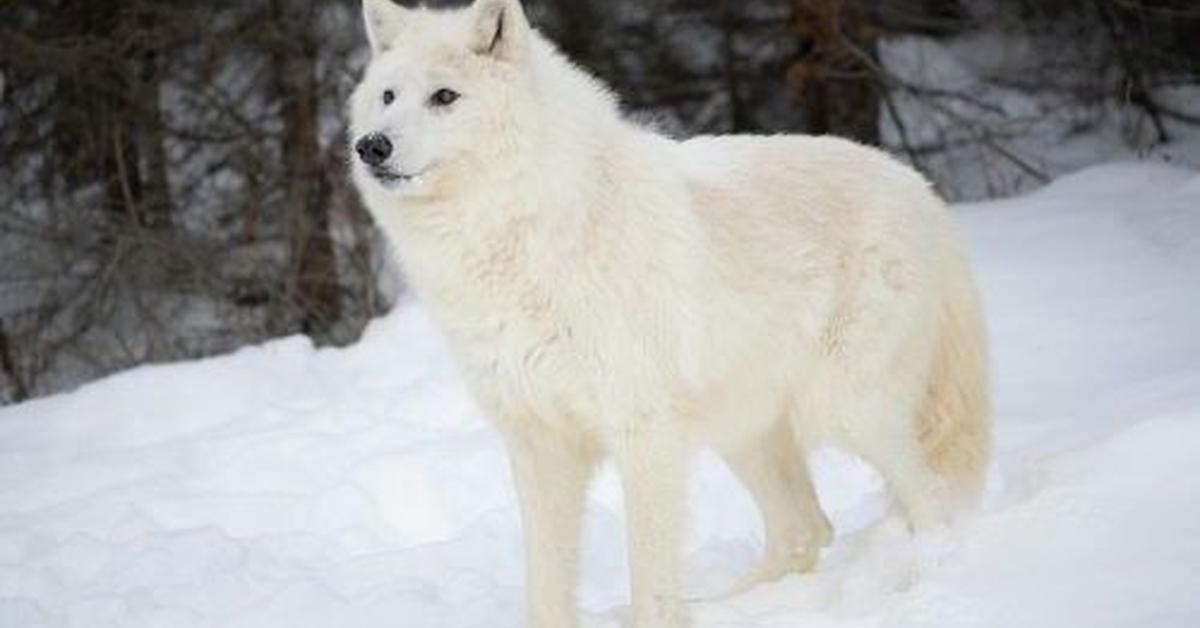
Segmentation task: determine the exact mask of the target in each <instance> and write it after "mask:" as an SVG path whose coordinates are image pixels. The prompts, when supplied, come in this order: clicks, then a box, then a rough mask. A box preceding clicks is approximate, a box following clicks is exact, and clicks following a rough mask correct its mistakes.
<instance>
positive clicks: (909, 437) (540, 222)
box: [351, 0, 989, 628]
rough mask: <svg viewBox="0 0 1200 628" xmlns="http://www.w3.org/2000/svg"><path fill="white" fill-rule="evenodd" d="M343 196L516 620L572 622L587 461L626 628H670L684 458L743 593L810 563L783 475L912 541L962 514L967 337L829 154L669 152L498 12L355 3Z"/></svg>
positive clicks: (514, 8) (973, 391)
mask: <svg viewBox="0 0 1200 628" xmlns="http://www.w3.org/2000/svg"><path fill="white" fill-rule="evenodd" d="M364 13H365V20H366V26H367V33H368V35H369V39H370V44H371V48H372V51H373V58H372V61H371V63H370V65H369V67H368V68H367V71H366V74H365V76H364V78H363V79H362V82H361V84H360V85H359V86H358V88H357V90H356V91H355V93H354V96H353V99H352V102H351V110H352V111H351V118H352V123H351V126H352V129H351V132H352V134H353V135H352V141H353V143H354V146H355V149H356V152H357V156H356V158H355V159H354V160H353V162H354V163H353V166H352V167H353V172H354V178H355V181H356V183H357V186H358V188H359V190H360V191H361V194H362V197H363V198H364V199H365V202H366V204H367V206H368V207H369V208H370V210H371V212H372V213H373V215H374V216H375V217H376V219H377V220H378V222H379V224H380V225H381V226H382V228H383V229H384V231H385V232H386V233H387V234H388V235H389V237H390V238H391V239H392V240H393V241H394V244H395V247H396V250H397V252H398V255H399V257H400V258H401V262H402V263H403V265H404V267H405V269H406V271H407V274H408V277H409V279H410V281H411V284H412V286H413V287H414V288H415V290H416V292H417V294H418V295H419V296H420V297H421V298H423V299H424V300H425V301H426V302H427V303H428V306H429V309H430V311H431V313H432V316H433V317H434V320H435V322H436V323H437V324H438V325H439V327H440V328H441V329H442V330H443V331H444V333H445V335H446V336H447V338H448V340H449V343H450V346H451V350H452V351H453V353H454V355H455V358H456V360H457V362H458V364H459V366H460V368H461V371H462V374H463V376H464V378H465V380H466V381H467V383H468V385H469V387H470V389H471V391H472V393H473V394H474V396H475V397H476V399H477V401H478V403H479V404H480V406H481V407H482V408H483V409H484V410H485V411H486V412H487V413H488V414H489V415H490V417H491V418H492V419H493V421H494V423H495V425H496V427H497V428H498V429H499V431H500V432H501V434H502V435H503V437H504V439H505V441H506V445H507V447H508V451H509V455H510V459H511V464H512V473H513V477H514V480H515V482H516V487H517V493H518V495H519V497H520V506H521V513H522V517H523V524H524V530H525V536H526V552H527V554H526V557H527V579H526V581H527V591H528V593H527V595H528V599H527V602H528V622H529V625H531V626H534V627H537V628H564V627H569V626H575V625H577V621H578V619H577V615H576V610H575V604H574V588H575V584H576V580H577V558H578V548H579V541H580V539H579V537H580V526H581V518H582V510H583V506H584V494H585V491H586V489H587V486H588V481H589V477H590V476H591V473H592V470H593V468H594V467H595V466H596V464H597V462H598V461H599V460H601V458H602V457H604V456H611V457H612V458H613V459H614V461H615V463H616V465H617V468H618V470H619V472H620V474H621V477H622V482H623V487H624V491H625V501H626V506H627V507H626V511H627V514H628V538H629V557H630V566H631V569H632V588H633V592H632V594H633V595H632V597H633V614H634V623H635V624H636V625H637V626H639V627H642V628H648V627H659V626H680V625H683V624H684V623H685V612H684V610H683V608H682V606H681V603H680V600H679V592H678V584H679V580H680V536H681V535H680V528H681V526H682V525H683V515H684V497H685V485H686V482H687V478H686V470H687V468H688V456H689V454H691V453H692V452H694V451H696V450H697V449H698V448H700V447H712V448H713V449H714V450H716V451H717V452H719V453H720V454H721V455H722V456H723V457H724V459H725V460H726V461H727V462H728V463H729V466H730V468H731V469H732V470H733V471H734V472H735V473H736V475H737V476H738V477H739V478H740V479H741V481H742V482H744V483H745V485H746V487H747V488H748V489H749V491H750V493H751V494H752V495H753V496H754V498H755V499H756V501H757V503H758V505H759V507H760V509H761V511H762V515H763V519H764V522H765V530H766V543H765V551H764V554H765V556H764V557H763V559H762V562H761V564H760V565H759V566H758V567H757V569H756V570H755V571H754V572H753V573H752V574H751V575H750V576H749V578H750V579H751V580H770V579H774V578H777V577H779V576H781V575H783V574H785V573H787V572H790V571H803V570H808V569H811V568H812V567H813V566H814V564H815V562H816V560H817V558H818V555H819V552H820V548H821V547H822V546H824V545H826V544H827V543H829V541H830V537H831V531H830V527H829V523H828V521H827V520H826V518H825V515H824V514H823V513H822V511H821V508H820V506H819V505H818V503H817V499H816V497H815V495H814V492H813V487H812V484H811V482H810V479H809V473H808V469H807V465H806V463H805V451H806V450H808V449H809V448H811V447H812V446H814V445H816V444H819V443H832V444H835V445H837V446H840V447H842V448H844V449H845V450H847V451H849V452H852V453H853V454H856V455H858V456H860V457H862V458H863V459H865V460H866V461H868V462H869V463H870V464H872V465H873V466H874V467H875V468H876V469H878V470H879V472H880V473H881V474H882V476H883V477H884V478H885V479H886V481H887V482H888V484H889V486H890V489H891V491H892V493H893V494H894V496H895V499H896V502H897V504H898V506H899V509H900V511H901V512H902V513H903V514H904V515H905V516H906V517H907V519H908V521H909V522H910V524H911V526H912V527H913V528H914V529H922V528H926V527H929V526H936V525H938V524H940V523H942V522H944V521H945V520H946V519H947V517H948V516H950V515H951V514H952V513H953V511H954V510H955V509H957V508H958V507H960V506H962V505H964V504H965V503H966V502H968V501H970V499H971V498H972V496H973V495H974V494H975V493H976V492H977V491H978V490H979V488H980V485H981V483H982V480H983V475H984V470H985V467H986V465H987V459H988V450H989V428H988V403H987V385H986V379H987V377H986V369H985V355H984V353H985V346H984V332H983V328H982V324H981V318H980V312H979V305H978V303H977V299H976V294H975V289H974V286H973V284H972V279H971V274H970V271H969V269H968V266H967V262H966V260H965V258H964V255H963V251H962V247H961V244H960V241H959V238H958V237H957V235H956V233H955V229H954V226H953V225H952V221H951V217H950V216H949V214H948V212H947V210H946V207H945V206H944V205H943V203H942V202H941V201H940V200H939V199H938V198H937V197H936V196H935V195H934V194H933V193H932V192H931V191H930V187H929V185H928V184H927V182H926V181H925V180H924V179H923V178H922V177H921V176H920V175H918V174H917V173H915V172H914V171H912V170H911V169H909V168H907V167H905V166H904V165H901V164H900V163H898V162H896V161H895V160H893V159H891V158H889V157H888V156H886V155H884V154H883V153H881V152H879V151H876V150H873V149H870V148H866V147H863V146H859V145H857V144H854V143H851V142H848V141H844V140H840V139H834V138H828V137H795V136H792V137H787V136H778V137H700V138H695V139H691V140H688V141H683V142H680V141H675V140H672V139H668V138H666V137H662V136H660V135H658V134H656V133H654V132H653V131H651V130H648V129H646V128H643V127H641V126H638V125H636V124H633V123H631V122H629V121H627V120H625V119H623V118H622V117H621V114H620V113H619V111H618V106H617V103H616V101H615V99H614V97H613V96H612V94H611V93H610V92H609V91H608V90H607V89H606V88H605V87H604V86H603V85H601V84H600V83H598V82H597V81H596V80H595V79H593V78H592V77H591V76H589V75H588V74H586V73H585V72H583V71H581V70H580V69H578V68H576V67H575V66H573V65H572V64H571V63H570V62H569V61H567V60H566V59H565V58H564V57H563V56H562V55H561V54H559V53H558V52H557V51H556V50H555V48H554V46H553V45H552V44H551V43H549V42H548V41H547V40H546V39H544V38H543V37H542V36H540V35H539V34H538V33H537V32H535V31H534V30H533V29H531V27H530V25H529V22H528V21H527V19H526V17H525V14H524V13H523V11H522V8H521V5H520V3H519V2H518V0H476V2H475V4H474V5H473V6H471V7H469V8H465V9H459V10H453V11H432V10H425V9H404V8H401V7H398V6H396V5H393V4H391V3H390V2H389V0H365V6H364Z"/></svg>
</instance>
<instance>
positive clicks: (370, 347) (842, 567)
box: [0, 165, 1200, 628]
mask: <svg viewBox="0 0 1200 628" xmlns="http://www.w3.org/2000/svg"><path fill="white" fill-rule="evenodd" d="M959 209H960V214H961V216H962V217H963V220H964V224H965V228H966V232H967V235H968V237H969V239H970V241H971V244H972V248H973V251H974V255H975V258H976V264H977V267H978V269H979V274H980V281H981V284H982V288H983V291H984V296H985V300H986V302H987V308H988V311H989V315H990V325H991V329H992V332H993V336H994V338H993V342H994V354H995V355H994V358H995V359H994V362H995V382H996V406H997V408H996V409H997V416H996V433H997V462H996V465H995V470H994V473H993V474H992V475H993V477H992V483H991V486H990V487H989V491H988V495H987V498H986V500H985V503H984V504H983V506H982V507H981V509H980V510H979V512H977V513H975V514H973V515H972V516H971V517H969V518H968V519H966V520H965V521H963V522H962V523H961V524H960V525H959V526H958V527H956V528H955V529H953V530H948V531H944V532H941V533H937V534H932V535H928V536H925V537H922V538H919V539H911V538H909V536H908V535H907V533H905V532H904V530H903V527H902V526H901V525H900V524H899V522H898V520H897V519H896V518H894V517H892V516H890V515H888V514H887V504H886V501H885V499H884V498H883V496H882V491H881V487H880V486H879V483H878V480H877V478H875V476H874V475H873V474H871V473H870V472H869V471H867V470H865V469H864V468H863V467H862V466H861V465H859V464H858V463H856V462H855V461H853V460H850V459H847V458H845V457H842V456H839V455H835V454H832V453H827V452H822V453H821V454H820V455H818V456H817V457H816V460H815V466H816V472H817V478H818V484H819V490H820V493H821V497H822V501H823V503H824V504H825V506H826V508H827V509H828V510H829V511H830V513H831V515H832V517H833V519H834V522H835V524H836V526H837V527H838V534H839V537H838V540H837V542H836V544H835V545H834V547H832V548H831V549H830V550H829V551H828V552H827V553H826V555H825V556H824V558H823V563H822V565H821V567H820V570H819V571H817V572H816V573H813V574H809V575H804V576H794V577H790V578H787V579H785V580H783V581H781V582H779V583H776V584H772V585H765V586H762V587H759V588H757V589H755V590H753V591H751V592H749V593H747V594H744V595H741V596H738V597H735V598H729V599H719V600H718V599H712V594H713V593H714V592H716V591H720V590H721V588H722V587H723V586H726V585H727V584H728V583H730V582H731V581H733V580H734V579H735V578H736V576H737V575H738V573H739V571H740V570H741V569H744V568H745V567H747V566H748V565H749V564H750V563H751V562H752V561H753V559H754V556H755V553H756V552H757V548H758V546H759V544H760V537H761V532H760V530H759V524H758V522H757V520H756V515H755V513H754V511H753V509H752V507H751V504H750V501H749V499H748V497H747V496H746V495H745V494H744V492H743V491H742V489H741V488H740V487H739V486H738V485H737V483H736V482H735V481H734V480H733V479H732V478H731V476H730V474H729V473H728V472H727V471H726V470H725V469H723V468H722V467H721V466H720V464H719V463H718V462H717V461H716V459H715V458H714V457H712V456H704V457H702V459H701V460H699V461H698V462H697V464H696V470H697V473H696V478H695V480H694V482H693V487H692V488H693V491H692V493H693V496H692V497H693V500H692V502H693V507H692V510H693V512H694V513H695V520H694V522H693V524H692V528H691V531H690V537H689V540H688V555H689V568H690V571H689V578H688V582H689V590H690V591H691V592H693V593H694V594H695V595H696V596H698V597H702V598H706V599H705V600H704V601H700V602H697V603H695V604H694V605H693V610H694V613H695V616H696V620H697V625H699V626H713V627H716V626H720V627H729V628H732V627H742V626H799V625H803V626H812V627H820V626H889V627H891V626H912V627H916V626H954V627H956V628H957V627H963V626H967V627H974V626H979V627H984V626H996V627H1000V626H1004V627H1006V628H1008V627H1011V626H1022V627H1026V628H1028V627H1037V626H1047V627H1050V626H1054V627H1056V628H1067V627H1072V626H1080V627H1085V626H1086V627H1088V628H1095V627H1102V626H1112V627H1117V626H1139V627H1141V628H1155V627H1160V626H1161V627H1173V626H1190V625H1200V595H1198V594H1197V591H1200V473H1197V472H1196V463H1195V460H1196V459H1197V456H1198V455H1200V277H1198V274H1200V176H1198V175H1197V174H1196V173H1194V172H1190V171H1184V170H1173V169H1166V168H1162V167H1147V166H1134V165H1118V166H1107V167H1102V168H1096V169H1092V170H1088V171H1085V172H1083V173H1080V174H1077V175H1074V176H1071V177H1067V178H1065V179H1062V180H1060V181H1058V182H1056V183H1055V184H1053V185H1051V186H1049V187H1047V188H1045V189H1043V190H1041V191H1039V192H1037V193H1035V194H1033V195H1031V196H1028V197H1025V198H1022V199H1017V200H1012V201H1001V202H990V203H984V204H977V205H967V206H961V207H960V208H959ZM621 520H622V515H621V509H620V491H619V488H618V485H617V483H616V482H615V481H614V478H613V476H612V473H611V472H606V473H605V474H604V475H603V476H602V477H601V478H600V480H599V481H598V482H597V485H596V487H595V489H594V491H593V496H592V500H591V506H590V511H589V519H588V529H587V533H586V536H587V539H586V543H587V546H586V547H587V549H586V551H585V563H586V564H585V583H584V587H583V603H584V606H585V607H586V608H587V609H588V610H589V613H590V616H591V619H592V620H594V623H596V624H598V625H603V626H616V625H618V622H619V621H620V618H621V617H622V616H623V614H624V613H623V611H622V607H623V605H624V604H625V600H626V594H625V586H626V576H625V573H624V569H625V566H624V559H623V555H624V550H623V535H622V533H621V531H620V530H621ZM521 560H522V559H521V545H520V528H519V522H518V518H517V514H516V509H515V506H514V497H513V493H512V489H511V488H510V486H509V478H508V470H507V466H506V462H505V459H504V454H503V450H502V448H501V446H500V444H499V442H498V440H497V438H496V436H495V435H494V434H493V433H492V432H491V431H490V430H489V429H488V427H487V425H486V424H485V423H484V422H483V421H482V420H481V418H480V417H479V415H478V412H477V411H476V410H475V409H474V408H473V407H472V405H471V404H470V402H469V401H468V400H467V399H466V396H465V394H464V391H463V390H462V388H461V386H460V384H459V383H458V382H457V381H456V379H455V376H454V373H453V370H452V368H451V365H450V364H449V362H448V361H447V358H446V356H445V353H444V350H443V348H442V347H441V345H440V344H439V341H438V340H437V336H436V334H434V333H433V331H432V329H431V328H430V325H429V322H428V321H427V320H426V318H425V316H424V314H423V313H422V311H421V310H420V309H419V308H417V307H414V306H405V307H401V308H400V309H398V310H397V311H396V312H395V313H394V314H392V315H391V316H389V317H388V318H386V319H384V320H381V321H378V322H377V323H376V324H375V325H374V326H373V327H372V328H371V329H370V330H369V331H368V333H367V335H366V337H365V338H364V340H363V342H361V343H360V344H358V345H357V346H355V347H353V348H350V349H347V350H322V351H314V350H313V349H312V347H311V346H310V345H309V344H308V343H307V342H306V341H304V340H302V339H290V340H284V341H281V342H275V343H272V344H269V345H266V346H263V347H258V348H252V349H246V350H243V351H241V352H239V353H237V354H235V355H232V356H228V357H223V358H218V359H212V360H206V361H203V362H196V363H189V364H180V365H173V366H157V367H149V368H143V369H139V370H136V371H133V372H129V373H126V374H123V375H119V376H116V377H113V378H110V379H108V380H105V381H102V382H99V383H96V384H94V385H91V386H88V387H86V388H83V389H81V390H79V391H77V392H75V393H72V394H68V395H62V396H59V397H53V398H49V399H44V400H40V401H35V402H32V403H29V404H26V405H22V406H16V407H11V408H6V409H4V410H0V626H2V627H4V628H8V627H10V626H11V627H13V628H18V627H19V628H25V627H67V626H78V627H87V628H100V627H106V626H123V627H124V626H139V627H140V626H145V627H153V628H191V627H200V626H231V627H245V628H262V627H274V626H278V627H284V626H286V627H289V628H303V627H309V626H311V627H314V628H315V627H328V626H421V627H425V626H445V627H468V626H471V627H476V626H477V627H488V628H492V627H495V626H518V625H520V623H521V610H520V607H521V599H522V598H521V595H522V593H521Z"/></svg>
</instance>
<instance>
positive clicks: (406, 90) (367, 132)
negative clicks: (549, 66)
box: [350, 0, 536, 204]
mask: <svg viewBox="0 0 1200 628" xmlns="http://www.w3.org/2000/svg"><path fill="white" fill-rule="evenodd" d="M363 18H364V21H365V22H366V31H367V37H368V39H369V40H370V45H371V52H372V59H371V63H370V64H369V66H368V68H367V71H366V73H365V75H364V77H363V79H362V81H361V83H360V84H359V85H358V87H357V89H356V90H355V92H354V95H353V96H352V98H351V101H350V127H351V128H350V132H351V137H350V141H351V144H352V146H353V148H354V152H355V154H354V155H353V156H352V161H353V171H354V177H355V180H356V182H357V184H358V187H359V189H360V190H361V191H362V192H363V194H364V195H365V196H366V197H367V198H368V204H373V203H371V202H370V201H371V200H372V199H378V200H383V201H395V200H411V201H419V200H432V199H439V198H445V197H447V196H449V195H450V194H452V193H453V192H454V191H456V190H461V189H464V186H471V185H476V184H478V183H479V182H480V181H481V180H482V179H483V176H482V175H483V174H484V173H487V172H489V171H494V170H499V169H503V168H504V167H505V166H506V164H510V162H511V160H512V159H514V158H515V157H516V156H515V155H514V154H513V152H514V151H515V150H517V147H516V144H519V143H520V142H519V138H521V137H527V136H528V131H527V127H528V126H529V123H530V119H531V118H533V117H536V116H535V115H534V114H533V113H532V112H533V110H534V107H533V105H532V98H533V94H532V91H533V90H532V89H531V88H530V76H529V74H530V72H529V69H528V65H529V64H528V57H529V55H530V47H531V42H532V40H533V38H534V37H535V34H534V32H533V31H532V29H531V28H530V26H529V22H528V21H527V19H526V17H525V13H524V11H523V10H522V8H521V4H520V2H519V0H476V1H475V3H474V5H473V6H471V7H469V8H467V9H461V10H456V11H432V10H427V9H406V8H403V7H400V6H398V5H395V4H393V3H392V2H391V0H364V1H363ZM521 129H526V130H524V131H522V130H521Z"/></svg>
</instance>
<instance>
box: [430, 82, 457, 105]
mask: <svg viewBox="0 0 1200 628" xmlns="http://www.w3.org/2000/svg"><path fill="white" fill-rule="evenodd" d="M460 95H461V94H459V93H458V92H456V91H454V90H452V89H446V88H445V87H443V88H442V89H439V90H437V91H436V92H434V93H433V95H432V96H430V97H429V104H430V105H433V106H434V107H449V106H450V105H453V104H454V101H456V100H458V98H459V96H460Z"/></svg>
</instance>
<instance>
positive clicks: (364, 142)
mask: <svg viewBox="0 0 1200 628" xmlns="http://www.w3.org/2000/svg"><path fill="white" fill-rule="evenodd" d="M354 150H355V152H357V153H358V158H359V159H361V160H363V163H365V164H367V165H368V166H381V165H383V162H385V161H387V160H388V157H391V156H392V141H391V140H389V139H388V138H387V136H386V135H384V134H382V133H372V134H370V135H365V136H363V137H361V138H359V140H358V141H357V142H355V144H354Z"/></svg>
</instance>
